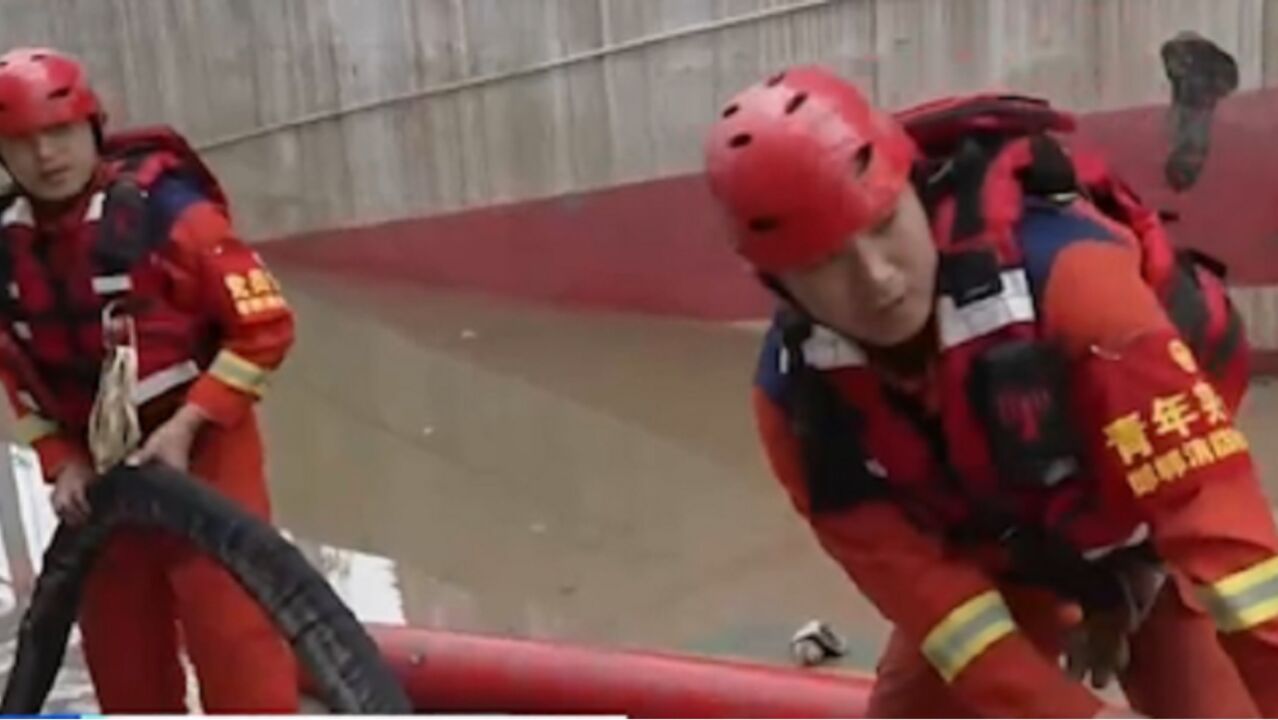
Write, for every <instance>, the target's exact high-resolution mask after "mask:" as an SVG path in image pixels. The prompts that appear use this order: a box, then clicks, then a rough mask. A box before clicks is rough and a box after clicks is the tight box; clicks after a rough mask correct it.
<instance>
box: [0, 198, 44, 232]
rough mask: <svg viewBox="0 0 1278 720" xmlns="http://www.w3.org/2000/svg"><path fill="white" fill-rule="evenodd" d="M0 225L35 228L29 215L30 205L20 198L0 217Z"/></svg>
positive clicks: (33, 219) (33, 221) (33, 220)
mask: <svg viewBox="0 0 1278 720" xmlns="http://www.w3.org/2000/svg"><path fill="white" fill-rule="evenodd" d="M0 225H6V226H7V225H27V226H29V227H35V217H34V216H33V215H32V214H31V203H30V202H28V201H27V199H26V198H24V197H20V198H18V199H17V200H14V201H13V204H12V205H10V206H9V208H8V209H7V210H5V211H4V215H0Z"/></svg>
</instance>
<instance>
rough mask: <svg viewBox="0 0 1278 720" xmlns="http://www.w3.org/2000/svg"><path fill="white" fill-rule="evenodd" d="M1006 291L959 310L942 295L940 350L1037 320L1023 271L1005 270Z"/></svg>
mask: <svg viewBox="0 0 1278 720" xmlns="http://www.w3.org/2000/svg"><path fill="white" fill-rule="evenodd" d="M1001 278H1002V281H1003V290H1002V292H1000V293H999V294H998V295H994V296H993V297H988V298H985V299H983V300H977V301H976V302H974V303H971V304H968V305H965V306H963V307H961V308H960V307H956V306H955V305H954V299H953V298H951V297H948V296H946V295H942V296H940V297H939V298H938V299H937V302H936V313H937V326H938V328H939V330H940V335H941V347H942V348H951V347H954V346H955V345H961V344H963V343H965V342H967V341H969V340H974V339H976V338H978V337H981V336H984V335H989V334H990V333H992V332H994V331H996V330H999V329H1002V328H1005V327H1007V326H1008V325H1014V324H1016V323H1022V322H1032V321H1033V320H1034V297H1033V296H1032V295H1031V294H1030V287H1029V277H1028V276H1026V274H1025V271H1024V270H1022V269H1020V268H1015V269H1012V270H1004V271H1003V273H1002V275H1001Z"/></svg>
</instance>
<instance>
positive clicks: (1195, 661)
mask: <svg viewBox="0 0 1278 720" xmlns="http://www.w3.org/2000/svg"><path fill="white" fill-rule="evenodd" d="M1131 649H1132V659H1131V665H1130V666H1128V669H1127V672H1126V673H1124V675H1123V677H1122V685H1123V690H1124V691H1125V692H1126V694H1127V699H1128V701H1129V702H1130V703H1131V705H1132V708H1133V709H1135V710H1137V711H1139V712H1140V713H1142V714H1145V715H1149V716H1150V717H1261V715H1260V711H1259V710H1258V709H1257V708H1256V703H1255V702H1253V701H1252V699H1251V695H1250V694H1249V693H1248V691H1247V687H1246V686H1245V685H1244V684H1243V681H1242V678H1241V677H1240V676H1239V675H1238V671H1237V669H1236V668H1235V667H1234V664H1233V662H1232V661H1231V660H1230V658H1229V655H1227V654H1226V653H1225V651H1224V648H1222V647H1221V645H1220V643H1219V641H1218V640H1217V635H1216V626H1215V625H1214V624H1213V623H1212V621H1211V618H1210V617H1208V616H1207V615H1204V614H1203V613H1201V612H1198V611H1196V610H1193V609H1191V608H1190V607H1188V606H1187V605H1186V604H1185V603H1184V601H1183V600H1182V599H1181V597H1180V593H1179V592H1178V591H1177V589H1176V587H1175V586H1174V585H1173V584H1172V583H1170V582H1169V583H1167V584H1166V585H1165V586H1164V587H1163V591H1162V593H1160V594H1159V597H1158V600H1157V601H1156V602H1155V603H1154V606H1153V608H1152V609H1151V610H1150V614H1149V617H1148V618H1146V620H1145V622H1144V624H1142V625H1141V627H1140V629H1139V630H1138V631H1137V632H1136V634H1135V635H1134V636H1133V637H1132V644H1131Z"/></svg>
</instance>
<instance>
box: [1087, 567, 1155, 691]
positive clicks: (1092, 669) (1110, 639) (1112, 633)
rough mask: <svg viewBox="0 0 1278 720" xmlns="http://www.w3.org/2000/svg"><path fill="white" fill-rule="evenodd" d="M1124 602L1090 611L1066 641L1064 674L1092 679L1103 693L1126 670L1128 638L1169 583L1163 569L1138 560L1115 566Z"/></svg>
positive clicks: (1128, 651)
mask: <svg viewBox="0 0 1278 720" xmlns="http://www.w3.org/2000/svg"><path fill="white" fill-rule="evenodd" d="M1110 569H1111V571H1112V572H1113V573H1114V574H1115V577H1116V579H1117V580H1118V582H1119V583H1120V585H1121V587H1122V590H1123V597H1124V601H1123V602H1122V603H1121V604H1120V605H1118V606H1117V607H1114V608H1106V609H1103V610H1091V611H1087V612H1085V614H1084V617H1083V620H1082V622H1080V623H1079V624H1078V625H1077V626H1076V627H1074V628H1073V629H1072V630H1071V631H1070V633H1069V634H1068V636H1067V637H1066V642H1065V671H1066V673H1068V674H1069V676H1070V677H1072V678H1074V679H1075V680H1079V681H1082V680H1084V679H1087V678H1088V677H1090V679H1091V684H1092V687H1093V688H1096V689H1097V690H1100V689H1102V688H1104V687H1105V686H1107V685H1109V683H1110V681H1112V680H1114V679H1116V678H1117V676H1118V675H1119V673H1121V672H1123V670H1125V669H1127V663H1128V662H1130V660H1131V647H1130V644H1129V640H1128V638H1129V637H1130V636H1131V635H1132V633H1134V632H1136V629H1137V628H1139V627H1140V625H1141V623H1143V622H1144V621H1145V618H1146V617H1147V616H1148V615H1149V611H1150V609H1151V608H1152V607H1153V605H1154V601H1155V599H1157V597H1158V593H1159V591H1160V590H1161V589H1162V586H1163V582H1164V581H1165V580H1166V572H1165V571H1164V570H1163V568H1162V566H1161V565H1159V564H1157V563H1154V562H1149V561H1146V560H1143V559H1140V558H1139V557H1134V558H1133V559H1131V560H1130V561H1126V562H1122V561H1120V562H1118V563H1116V564H1114V565H1113V566H1112V567H1111V568H1110Z"/></svg>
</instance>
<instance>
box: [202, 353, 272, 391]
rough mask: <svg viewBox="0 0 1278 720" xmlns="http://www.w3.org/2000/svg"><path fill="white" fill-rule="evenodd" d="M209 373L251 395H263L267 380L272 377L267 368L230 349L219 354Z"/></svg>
mask: <svg viewBox="0 0 1278 720" xmlns="http://www.w3.org/2000/svg"><path fill="white" fill-rule="evenodd" d="M209 374H210V375H212V376H213V377H215V378H217V379H218V380H221V381H222V382H224V383H226V384H227V385H230V386H231V387H233V388H235V389H237V390H241V391H243V392H246V393H249V394H250V395H261V394H262V392H263V391H264V390H266V381H267V380H268V379H270V377H271V373H270V371H269V370H267V369H266V368H263V367H261V366H260V365H257V364H256V363H253V362H250V361H248V360H245V359H244V358H242V357H240V356H239V355H236V354H235V353H233V352H231V351H230V350H223V351H221V352H219V353H218V354H217V357H216V358H214V360H213V365H212V366H211V367H210V368H209Z"/></svg>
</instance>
